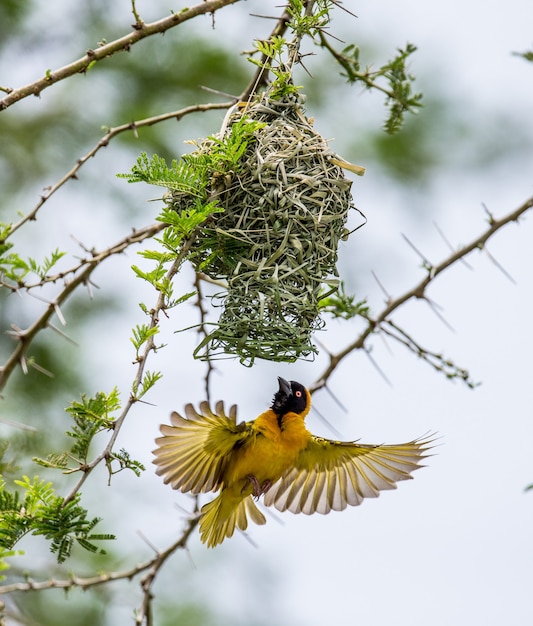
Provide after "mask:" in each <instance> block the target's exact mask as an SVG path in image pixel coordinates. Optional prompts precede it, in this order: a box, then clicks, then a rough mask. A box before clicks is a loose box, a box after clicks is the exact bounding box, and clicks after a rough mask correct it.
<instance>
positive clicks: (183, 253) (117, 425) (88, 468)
mask: <svg viewBox="0 0 533 626" xmlns="http://www.w3.org/2000/svg"><path fill="white" fill-rule="evenodd" d="M158 226H159V227H160V228H159V230H162V229H163V228H165V226H166V224H161V225H159V224H158ZM196 235H197V229H195V230H194V231H193V232H192V233H191V234H190V235H189V237H188V239H187V240H186V241H185V243H184V244H183V245H182V246H181V248H180V251H179V253H178V255H177V256H176V258H175V260H174V262H173V263H172V265H171V266H170V268H169V270H168V271H167V273H166V276H165V278H164V280H165V281H167V282H169V283H170V282H171V281H172V279H173V278H174V276H175V275H176V274H177V273H178V271H179V269H180V267H181V265H182V264H183V262H184V260H185V259H186V257H187V254H188V253H189V250H190V248H191V246H192V245H193V243H194V241H195V240H196ZM166 308H167V303H166V295H165V294H164V293H163V292H160V293H159V296H158V298H157V302H156V304H155V306H154V307H153V308H152V309H151V310H150V324H149V328H150V330H151V329H153V328H155V327H157V326H158V325H159V315H160V313H161V312H164V311H165V310H166ZM153 350H155V339H154V335H151V336H150V337H149V338H148V340H147V341H146V343H145V346H144V351H143V353H142V354H141V355H139V356H138V358H137V362H138V366H137V372H136V374H135V378H134V380H133V383H132V389H134V390H135V389H138V388H139V387H140V386H141V383H142V378H143V373H144V369H145V366H146V362H147V360H148V356H149V354H150V352H152V351H153ZM137 401H138V398H137V397H136V396H135V394H134V393H131V394H130V397H129V398H128V401H127V403H126V405H125V406H124V408H123V410H122V413H121V414H120V415H119V417H118V418H117V419H116V420H115V421H114V422H113V433H112V435H111V437H110V438H109V441H108V443H107V445H106V447H105V448H104V450H103V451H102V452H101V453H100V454H99V455H98V456H97V457H96V458H95V459H93V461H91V462H90V463H88V464H86V465H84V466H83V468H80V470H81V471H82V475H81V477H80V478H79V479H78V482H77V483H76V485H74V487H73V488H72V490H71V492H70V493H69V494H68V495H67V496H65V499H64V500H63V505H65V504H68V503H69V502H70V501H71V500H72V499H73V498H74V496H75V495H76V494H77V493H78V491H79V490H80V489H81V487H82V485H83V483H84V482H85V481H86V480H87V478H88V477H89V475H90V474H91V472H92V471H93V470H94V468H95V467H96V466H97V465H99V464H100V463H101V462H102V461H104V460H107V459H108V458H109V457H110V455H111V452H112V450H113V446H114V445H115V441H116V440H117V437H118V434H119V432H120V429H121V427H122V424H123V423H124V420H125V419H126V417H127V415H128V413H129V411H130V409H131V407H132V406H133V405H134V404H135V403H136V402H137Z"/></svg>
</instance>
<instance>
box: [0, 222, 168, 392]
mask: <svg viewBox="0 0 533 626" xmlns="http://www.w3.org/2000/svg"><path fill="white" fill-rule="evenodd" d="M163 228H165V224H160V223H157V224H152V225H151V226H146V227H144V228H141V229H140V230H136V231H134V232H133V233H132V234H131V235H128V236H127V237H125V238H124V239H122V240H121V241H119V242H118V243H116V244H115V245H114V246H111V247H110V248H107V250H104V251H103V252H94V253H93V256H92V258H89V259H86V260H85V261H84V262H83V263H82V264H81V266H82V267H84V269H83V270H82V271H81V272H80V273H79V274H78V275H77V276H75V277H74V278H73V279H72V280H71V281H70V282H68V283H67V284H66V285H65V287H64V288H63V290H62V291H61V292H60V293H59V294H58V296H57V297H56V298H55V299H54V300H53V301H51V302H49V303H48V306H47V307H46V309H45V311H44V312H43V313H42V314H41V316H40V317H39V318H38V319H37V320H35V322H34V323H33V324H32V325H31V326H30V327H28V328H27V329H26V330H21V329H20V328H16V327H14V328H13V330H12V331H10V334H12V335H14V336H15V337H16V339H17V345H16V347H15V349H14V350H13V352H12V354H11V355H10V357H9V358H8V359H7V361H6V362H5V364H4V365H3V366H1V367H0V391H1V390H2V389H4V387H5V386H6V384H7V381H8V379H9V377H10V375H11V374H12V373H13V371H14V369H15V367H16V366H17V364H19V363H21V362H22V361H23V359H24V357H25V354H26V351H27V349H28V347H29V345H30V344H31V342H32V341H33V340H34V339H35V337H36V336H37V334H38V333H39V332H40V331H41V330H44V329H45V328H46V327H47V326H48V325H49V322H50V319H51V317H52V316H53V314H54V313H56V312H57V311H58V310H59V307H60V306H61V305H62V304H63V303H64V302H65V301H66V300H67V299H68V298H69V296H70V295H71V294H72V293H73V292H74V291H75V290H76V289H77V288H78V287H79V286H80V285H83V284H86V283H88V281H89V278H90V276H91V274H92V273H93V271H94V270H95V269H96V267H98V265H99V264H100V263H101V262H102V261H104V260H105V259H107V258H108V257H110V256H113V255H115V254H120V253H121V252H124V250H126V248H128V247H129V246H131V245H132V244H134V243H139V242H141V241H144V240H145V239H148V238H150V237H153V236H154V235H156V234H157V233H158V232H160V231H161V230H163Z"/></svg>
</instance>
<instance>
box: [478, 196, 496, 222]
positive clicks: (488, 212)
mask: <svg viewBox="0 0 533 626" xmlns="http://www.w3.org/2000/svg"><path fill="white" fill-rule="evenodd" d="M481 206H482V207H483V210H484V211H485V213H486V214H487V217H488V218H489V224H490V225H491V226H493V225H494V222H495V221H496V220H495V219H494V215H492V213H491V212H490V211H489V209H488V207H487V205H486V204H485V203H484V202H482V203H481Z"/></svg>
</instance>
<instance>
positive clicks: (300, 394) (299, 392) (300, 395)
mask: <svg viewBox="0 0 533 626" xmlns="http://www.w3.org/2000/svg"><path fill="white" fill-rule="evenodd" d="M294 395H295V396H296V397H297V398H301V397H302V392H301V391H297V392H296V393H295V394H294Z"/></svg>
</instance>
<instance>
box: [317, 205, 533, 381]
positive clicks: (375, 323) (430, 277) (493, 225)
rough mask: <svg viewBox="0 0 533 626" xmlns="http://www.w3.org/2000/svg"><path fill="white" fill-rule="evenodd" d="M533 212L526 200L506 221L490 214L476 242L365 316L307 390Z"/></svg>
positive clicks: (326, 378) (463, 247) (428, 271)
mask: <svg viewBox="0 0 533 626" xmlns="http://www.w3.org/2000/svg"><path fill="white" fill-rule="evenodd" d="M531 208H533V197H531V198H529V199H528V200H526V201H525V202H524V203H523V204H522V205H521V206H519V207H518V208H517V209H515V210H514V211H512V212H511V213H509V214H508V215H506V216H505V217H503V218H501V219H499V220H497V219H494V217H493V216H492V215H490V214H489V228H487V229H486V230H485V231H484V232H483V233H481V234H480V235H479V236H478V237H477V238H476V239H474V240H473V241H471V242H470V243H469V244H468V245H466V246H462V247H461V248H459V249H458V250H457V251H456V252H453V253H452V254H451V255H450V256H448V257H447V258H446V259H445V260H444V261H442V262H441V263H439V264H438V265H434V266H431V265H430V266H429V267H427V274H426V276H425V278H424V279H423V280H421V281H420V282H419V283H418V284H417V285H415V286H414V287H413V288H412V289H410V290H409V291H406V292H405V293H404V294H403V295H401V296H398V297H397V298H394V299H390V300H389V301H388V302H387V305H386V306H385V308H384V309H383V310H382V311H381V313H379V314H378V315H377V316H376V317H372V316H370V315H369V316H368V317H367V318H366V320H367V325H366V328H365V329H364V330H363V331H362V332H361V333H360V334H359V336H358V337H357V338H356V339H354V340H353V341H352V342H351V343H349V344H348V345H347V346H346V347H345V348H344V349H343V350H341V351H340V352H338V353H337V354H330V355H329V364H328V366H327V367H326V369H325V370H324V372H322V374H321V375H320V376H319V377H318V378H317V379H316V380H315V382H314V383H313V384H312V385H311V386H310V390H311V391H317V390H318V389H321V388H322V387H325V386H326V383H327V381H328V379H329V378H330V376H331V375H332V374H333V372H334V371H335V370H336V368H337V367H338V365H339V364H340V363H341V362H342V361H343V359H345V358H346V357H347V356H348V355H349V354H351V353H352V352H354V351H355V350H360V349H361V348H364V347H365V344H366V341H367V339H368V338H369V336H370V335H371V334H372V333H374V332H375V331H376V330H379V328H380V325H381V324H382V323H383V322H385V321H387V318H388V317H389V315H390V314H391V313H393V312H394V311H396V310H397V309H398V308H400V307H401V306H402V305H403V304H405V303H406V302H408V301H409V300H412V299H423V300H426V299H427V298H426V295H425V294H426V289H427V287H428V285H429V284H430V283H431V282H433V281H434V280H435V278H436V277H437V276H438V275H439V274H441V273H442V272H444V271H445V270H446V269H448V268H449V267H451V266H452V265H454V264H455V263H457V262H458V261H461V260H462V259H463V258H464V257H465V256H467V255H469V254H470V253H471V252H473V251H474V250H483V249H484V247H485V244H486V243H487V241H488V240H489V239H490V238H491V237H492V236H493V235H494V234H495V233H497V232H498V231H499V230H500V229H501V228H503V227H504V226H506V225H507V224H509V223H511V222H518V220H519V219H520V217H521V216H522V215H523V214H524V213H526V212H527V211H529V209H531Z"/></svg>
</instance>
